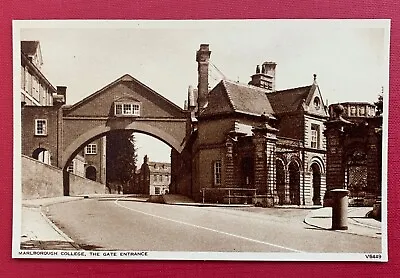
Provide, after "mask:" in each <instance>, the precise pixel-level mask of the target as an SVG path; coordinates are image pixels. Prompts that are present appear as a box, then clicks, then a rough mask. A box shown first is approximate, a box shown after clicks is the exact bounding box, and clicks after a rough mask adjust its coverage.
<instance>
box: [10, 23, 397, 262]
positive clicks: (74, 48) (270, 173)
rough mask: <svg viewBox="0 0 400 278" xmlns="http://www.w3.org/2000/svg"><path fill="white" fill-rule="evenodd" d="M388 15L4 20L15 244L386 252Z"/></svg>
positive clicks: (32, 253)
mask: <svg viewBox="0 0 400 278" xmlns="http://www.w3.org/2000/svg"><path fill="white" fill-rule="evenodd" d="M389 35H390V20H386V19H377V20H351V19H348V20H283V19H282V20H196V21H194V20H192V21H187V20H181V21H168V20H154V21H143V20H127V21H124V20H14V21H13V73H14V76H13V85H14V95H13V96H14V187H13V191H14V197H13V198H14V199H13V202H14V210H13V252H12V254H13V257H14V258H41V259H49V258H52V259H55V258H57V259H66V258H68V259H119V260H224V261H225V260H232V261H365V262H375V261H380V262H385V261H387V260H388V246H387V245H388V241H387V140H388V100H389V97H388V96H389V86H388V84H389V42H390V36H389Z"/></svg>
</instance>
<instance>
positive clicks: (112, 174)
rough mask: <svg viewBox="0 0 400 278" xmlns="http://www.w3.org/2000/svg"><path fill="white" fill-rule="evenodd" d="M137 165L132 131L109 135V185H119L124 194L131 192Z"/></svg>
mask: <svg viewBox="0 0 400 278" xmlns="http://www.w3.org/2000/svg"><path fill="white" fill-rule="evenodd" d="M136 163H137V149H136V147H135V136H134V135H133V133H132V132H131V131H118V132H113V133H110V134H108V135H107V183H115V182H117V183H119V184H121V185H122V187H123V191H124V192H128V191H131V190H129V188H128V187H130V184H133V180H134V176H135V171H136Z"/></svg>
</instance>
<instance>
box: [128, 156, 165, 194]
mask: <svg viewBox="0 0 400 278" xmlns="http://www.w3.org/2000/svg"><path fill="white" fill-rule="evenodd" d="M135 181H136V182H135V190H134V191H135V192H134V193H140V194H148V195H163V194H168V193H169V185H170V182H171V164H170V163H166V162H153V161H149V159H148V157H147V155H146V156H145V157H144V159H143V164H142V166H141V167H140V169H139V170H138V171H137V174H136V179H135Z"/></svg>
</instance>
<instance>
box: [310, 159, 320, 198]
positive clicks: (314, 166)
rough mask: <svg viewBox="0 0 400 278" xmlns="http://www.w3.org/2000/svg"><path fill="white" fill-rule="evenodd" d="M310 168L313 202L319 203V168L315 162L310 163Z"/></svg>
mask: <svg viewBox="0 0 400 278" xmlns="http://www.w3.org/2000/svg"><path fill="white" fill-rule="evenodd" d="M311 170H312V187H313V196H312V200H313V204H314V205H321V169H320V167H319V165H318V164H317V163H313V164H312V165H311Z"/></svg>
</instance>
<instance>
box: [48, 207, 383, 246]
mask: <svg viewBox="0 0 400 278" xmlns="http://www.w3.org/2000/svg"><path fill="white" fill-rule="evenodd" d="M308 212H309V211H307V210H301V209H290V210H289V209H286V210H284V209H266V208H242V209H238V208H222V207H192V206H175V205H164V204H154V203H146V202H134V201H126V200H125V201H124V200H123V199H84V200H79V201H73V202H68V203H59V204H55V205H51V206H49V207H48V208H47V212H46V214H47V215H48V217H49V218H50V219H51V220H52V221H53V222H54V223H55V224H56V225H57V226H58V227H59V228H60V229H61V230H62V231H64V232H65V233H66V234H67V235H69V236H70V237H71V238H72V239H73V240H74V241H75V242H76V243H78V244H80V245H81V246H82V247H83V248H84V249H87V250H151V251H191V252H198V251H212V252H318V253H322V252H324V253H325V252H335V253H337V252H346V253H376V252H380V251H381V239H379V238H371V237H365V236H358V235H352V234H347V233H341V232H335V231H327V230H320V229H316V228H313V227H310V226H308V225H306V224H304V223H303V222H302V221H303V219H304V217H305V215H306V214H307V213H308Z"/></svg>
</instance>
